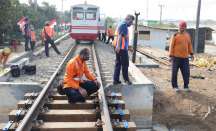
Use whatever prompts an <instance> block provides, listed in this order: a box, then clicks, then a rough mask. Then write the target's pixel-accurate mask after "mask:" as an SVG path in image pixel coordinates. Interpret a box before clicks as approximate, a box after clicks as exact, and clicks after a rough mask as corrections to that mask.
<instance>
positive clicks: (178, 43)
mask: <svg viewBox="0 0 216 131" xmlns="http://www.w3.org/2000/svg"><path fill="white" fill-rule="evenodd" d="M186 27H187V23H186V22H184V21H182V22H180V23H179V31H178V32H177V33H175V34H174V35H173V36H172V38H171V42H170V48H169V61H170V62H172V80H171V82H172V87H173V88H174V89H175V91H176V92H179V91H180V89H179V87H178V84H177V76H178V70H179V68H180V70H181V73H182V76H183V79H184V89H185V90H186V91H188V92H190V91H191V90H190V88H189V87H188V84H189V79H190V65H189V59H188V52H189V53H190V57H191V60H193V59H194V56H193V49H192V45H191V39H190V35H189V34H188V33H187V32H185V31H186Z"/></svg>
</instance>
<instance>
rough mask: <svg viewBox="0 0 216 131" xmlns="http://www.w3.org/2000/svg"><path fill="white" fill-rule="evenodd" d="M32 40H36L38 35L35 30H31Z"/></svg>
mask: <svg viewBox="0 0 216 131" xmlns="http://www.w3.org/2000/svg"><path fill="white" fill-rule="evenodd" d="M30 33H31V41H36V35H35V32H34V31H33V30H31V32H30Z"/></svg>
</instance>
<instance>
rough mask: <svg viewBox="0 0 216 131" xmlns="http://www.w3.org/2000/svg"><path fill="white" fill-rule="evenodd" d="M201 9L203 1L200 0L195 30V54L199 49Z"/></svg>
mask: <svg viewBox="0 0 216 131" xmlns="http://www.w3.org/2000/svg"><path fill="white" fill-rule="evenodd" d="M200 8H201V0H198V7H197V18H196V30H195V43H194V53H197V48H198V35H199V22H200Z"/></svg>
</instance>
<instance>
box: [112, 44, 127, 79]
mask: <svg viewBox="0 0 216 131" xmlns="http://www.w3.org/2000/svg"><path fill="white" fill-rule="evenodd" d="M115 49H116V47H114V51H115ZM121 67H122V75H123V78H124V80H125V81H128V80H129V78H128V67H129V57H128V51H127V50H121V49H120V51H119V53H116V60H115V71H114V75H113V80H116V81H119V75H120V70H121Z"/></svg>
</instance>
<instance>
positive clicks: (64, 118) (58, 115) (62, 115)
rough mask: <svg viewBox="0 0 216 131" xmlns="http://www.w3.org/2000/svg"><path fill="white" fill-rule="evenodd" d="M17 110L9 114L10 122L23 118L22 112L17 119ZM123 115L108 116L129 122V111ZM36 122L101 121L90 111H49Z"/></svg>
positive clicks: (97, 115)
mask: <svg viewBox="0 0 216 131" xmlns="http://www.w3.org/2000/svg"><path fill="white" fill-rule="evenodd" d="M17 111H18V110H12V111H11V112H10V114H9V120H10V121H15V122H17V121H19V120H22V119H23V118H24V117H25V114H24V112H23V111H22V112H21V114H20V115H19V117H17V116H15V114H16V113H17ZM123 113H124V115H123V116H120V114H119V111H118V110H116V111H115V112H114V113H112V114H110V117H111V119H119V120H120V121H121V120H127V121H128V122H129V121H130V113H129V110H123ZM37 119H38V120H43V121H44V122H95V121H96V120H97V119H101V117H100V113H94V112H93V110H92V109H88V110H49V112H47V113H46V114H39V116H38V118H37Z"/></svg>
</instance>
